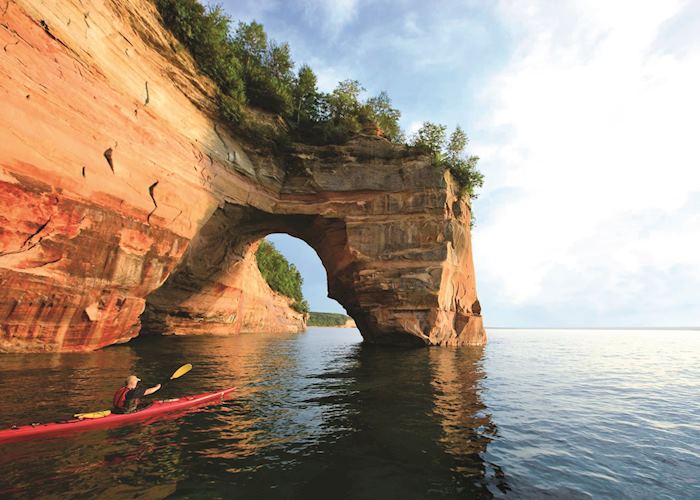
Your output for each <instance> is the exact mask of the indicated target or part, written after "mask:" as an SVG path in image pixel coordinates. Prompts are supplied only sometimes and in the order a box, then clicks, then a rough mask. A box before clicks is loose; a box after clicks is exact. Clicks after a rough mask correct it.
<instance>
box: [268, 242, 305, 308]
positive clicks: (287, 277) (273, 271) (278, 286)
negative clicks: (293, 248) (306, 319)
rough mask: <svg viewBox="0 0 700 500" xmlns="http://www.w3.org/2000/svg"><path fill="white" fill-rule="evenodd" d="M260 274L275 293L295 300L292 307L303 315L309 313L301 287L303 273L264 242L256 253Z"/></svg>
mask: <svg viewBox="0 0 700 500" xmlns="http://www.w3.org/2000/svg"><path fill="white" fill-rule="evenodd" d="M255 259H256V261H257V263H258V269H259V270H260V274H262V276H263V278H265V281H266V282H267V284H268V285H270V288H272V289H273V290H274V291H275V292H278V293H280V294H282V295H285V296H287V297H289V298H291V299H293V300H294V303H293V304H292V307H293V308H294V309H295V310H296V311H298V312H302V313H306V312H308V311H309V304H308V303H307V302H306V300H305V299H304V295H303V293H302V290H301V286H302V285H303V283H304V280H303V278H302V277H301V273H300V272H299V270H298V269H297V268H296V266H295V265H294V264H290V263H289V262H288V261H287V259H286V258H285V257H284V255H282V254H281V253H280V252H279V251H278V250H277V248H275V246H274V245H273V244H272V243H270V242H269V241H267V240H262V241H261V242H260V246H259V247H258V250H257V251H256V252H255Z"/></svg>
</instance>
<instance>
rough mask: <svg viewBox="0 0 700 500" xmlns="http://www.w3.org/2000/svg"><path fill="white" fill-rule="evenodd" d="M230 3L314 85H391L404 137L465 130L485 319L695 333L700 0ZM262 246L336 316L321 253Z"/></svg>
mask: <svg viewBox="0 0 700 500" xmlns="http://www.w3.org/2000/svg"><path fill="white" fill-rule="evenodd" d="M223 5H224V8H225V9H226V10H227V12H228V13H229V14H230V15H231V16H232V17H233V18H234V19H239V20H243V21H250V20H253V19H255V20H257V21H258V22H261V23H262V24H263V25H264V26H265V28H266V30H267V32H268V34H269V35H270V36H271V38H273V39H275V40H277V41H280V42H282V41H287V42H289V44H290V46H291V49H292V55H293V58H294V60H295V61H296V62H297V64H299V65H300V64H304V63H306V64H309V65H310V66H311V67H312V68H313V69H314V71H315V72H316V74H317V75H318V76H319V83H320V86H321V88H322V89H323V90H331V89H332V88H333V87H334V86H335V84H336V83H337V82H338V81H340V80H343V79H346V78H352V79H357V80H359V81H360V82H361V83H362V84H363V86H364V87H365V88H366V90H367V93H366V95H368V96H370V95H374V94H377V93H379V92H380V91H382V90H386V91H387V92H388V93H389V95H390V96H391V97H392V100H393V102H394V104H395V105H396V106H397V107H398V108H399V109H400V110H401V112H402V119H401V124H402V126H403V128H404V129H405V130H406V131H407V132H408V133H409V134H410V133H411V132H413V131H415V130H416V129H417V128H418V127H419V126H420V124H421V123H422V122H423V121H433V122H439V123H444V124H446V125H448V127H449V129H452V128H454V126H455V125H457V124H460V125H461V126H462V127H463V128H464V129H465V131H466V132H467V134H468V135H469V137H470V140H471V142H470V144H469V153H470V154H475V155H478V156H479V157H480V158H481V161H480V164H479V165H480V169H481V170H482V172H483V173H484V175H485V177H486V183H485V185H484V188H483V189H482V191H481V194H480V196H479V198H478V199H477V200H475V201H474V203H473V206H474V212H475V215H476V219H477V222H476V227H475V228H474V231H473V235H472V236H473V245H474V253H475V255H474V259H475V265H476V272H477V288H478V292H479V297H480V301H481V304H482V308H483V314H484V317H485V322H486V324H487V325H488V326H517V327H536V326H563V327H567V326H568V327H576V326H591V327H604V326H615V327H623V326H700V137H699V136H700V1H699V0H693V1H681V0H677V1H676V0H659V1H647V0H634V1H625V0H615V1H609V0H585V1H584V0H580V1H579V0H558V1H556V2H553V1H551V0H517V1H516V0H503V1H486V0H483V1H478V2H477V1H470V0H463V1H452V0H436V1H433V2H423V1H418V0H414V1H401V0H393V1H383V0H373V1H371V2H370V1H369V0H334V1H331V0H328V1H325V0H298V1H294V2H290V1H283V0H251V1H247V0H236V1H230V0H229V1H224V2H223ZM272 239H273V241H274V242H275V243H276V244H277V246H278V247H279V248H280V249H281V250H282V251H283V253H285V255H286V256H287V257H288V258H289V260H291V261H292V262H294V263H295V264H297V266H298V267H299V268H300V270H301V272H302V275H303V276H304V279H305V284H304V293H305V295H306V296H307V298H308V299H309V302H310V303H311V306H312V309H314V310H326V311H339V310H342V308H340V306H339V305H338V304H336V303H334V302H333V301H330V299H327V298H325V294H326V290H325V272H324V271H323V269H322V268H320V267H321V264H320V261H319V260H318V258H317V257H316V256H315V254H314V253H313V250H311V249H310V248H309V247H308V246H306V244H305V243H303V242H299V241H298V240H294V239H292V238H291V237H283V236H274V237H272ZM319 268H320V269H319Z"/></svg>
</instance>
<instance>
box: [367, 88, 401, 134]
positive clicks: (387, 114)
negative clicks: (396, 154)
mask: <svg viewBox="0 0 700 500" xmlns="http://www.w3.org/2000/svg"><path fill="white" fill-rule="evenodd" d="M365 106H366V109H367V114H368V115H369V118H370V119H371V120H372V121H374V122H376V123H377V125H378V126H379V128H380V129H382V132H384V136H385V137H386V138H387V139H389V140H390V141H392V142H398V141H400V140H401V139H402V138H403V133H402V132H401V127H400V126H399V120H400V119H401V111H399V110H398V109H396V108H394V107H393V106H392V105H391V99H390V98H389V94H387V93H386V91H384V90H383V91H381V92H380V93H379V95H377V96H375V97H370V98H369V99H367V102H366V103H365Z"/></svg>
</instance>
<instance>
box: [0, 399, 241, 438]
mask: <svg viewBox="0 0 700 500" xmlns="http://www.w3.org/2000/svg"><path fill="white" fill-rule="evenodd" d="M233 391H234V388H233V387H230V388H228V389H224V390H221V391H215V392H207V393H204V394H197V395H194V396H185V397H182V398H177V399H165V400H157V401H154V402H153V403H152V404H151V405H149V406H147V407H146V408H144V409H143V410H139V411H135V412H133V413H112V414H110V415H107V416H106V417H102V418H95V419H71V420H65V421H62V422H52V423H47V424H32V425H24V426H21V427H13V428H11V429H4V430H0V442H2V441H8V440H15V439H22V438H32V437H35V436H45V435H51V434H54V435H55V434H61V433H68V432H71V433H72V432H74V431H82V430H90V429H99V428H111V427H118V426H120V425H122V424H128V423H130V422H138V421H140V420H148V419H150V418H154V419H156V418H157V417H158V416H159V415H165V414H167V413H171V412H174V411H178V410H185V409H190V408H199V407H202V406H206V405H209V404H213V403H215V402H222V401H223V400H224V399H226V396H228V395H229V394H230V393H231V392H233Z"/></svg>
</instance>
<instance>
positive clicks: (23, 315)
mask: <svg viewBox="0 0 700 500" xmlns="http://www.w3.org/2000/svg"><path fill="white" fill-rule="evenodd" d="M0 46H2V50H0V99H1V102H2V113H0V144H2V147H0V220H2V226H1V229H0V231H1V232H0V283H2V287H1V288H0V322H1V325H2V330H1V331H0V350H5V351H23V350H25V351H40V350H47V351H83V350H91V349H96V348H99V347H103V346H106V345H109V344H113V343H118V342H124V341H127V340H128V339H130V338H132V337H134V336H136V335H137V334H138V333H139V331H140V330H141V322H142V321H143V323H144V325H145V328H144V330H148V331H150V332H154V333H177V334H190V333H219V334H230V333H236V332H244V331H250V332H254V331H263V330H264V331H280V332H282V331H285V332H287V331H297V330H300V329H303V327H304V318H303V317H302V316H301V315H300V314H298V313H296V312H294V311H292V310H291V309H290V308H289V301H288V300H287V299H286V298H284V297H281V296H278V295H276V294H274V293H273V292H272V291H271V290H269V288H268V287H267V285H266V284H265V283H264V281H263V280H262V277H261V276H260V274H259V272H258V271H257V267H256V265H255V262H254V248H255V245H256V243H257V241H259V240H260V238H261V237H264V236H265V235H266V234H269V233H271V232H286V233H289V234H291V235H293V236H297V237H299V238H302V239H303V240H305V241H306V242H308V243H309V244H310V245H311V246H312V247H313V248H314V249H315V250H316V251H317V252H318V254H319V256H320V257H321V260H322V261H323V263H324V266H325V267H326V270H327V271H328V281H329V291H330V295H331V296H332V297H333V298H336V299H337V300H338V301H339V302H341V303H342V304H343V305H344V306H345V308H346V309H347V310H348V312H349V314H350V315H351V316H353V318H354V319H355V321H356V322H357V325H358V327H359V328H360V330H361V332H362V334H363V336H364V337H365V339H366V340H367V341H370V342H375V343H386V344H409V345H411V344H415V345H433V344H439V345H447V344H467V343H468V344H480V343H483V342H484V341H485V334H484V330H483V326H482V320H481V316H480V306H479V303H478V300H477V296H476V290H475V277H474V270H473V264H472V252H471V243H470V233H469V208H468V206H467V205H466V204H465V203H463V202H460V201H458V200H457V199H456V198H455V196H454V194H453V186H452V181H451V180H450V178H449V176H447V177H446V176H445V174H444V173H443V172H441V171H439V170H438V169H436V168H435V167H433V166H431V165H430V163H429V161H428V158H427V157H423V156H416V155H413V154H412V153H410V152H409V151H408V150H407V149H406V148H403V147H401V146H396V145H392V144H390V143H388V142H387V141H385V140H384V139H382V138H379V137H371V136H361V137H358V138H356V139H354V140H352V141H351V142H350V143H348V144H346V145H344V146H328V147H312V146H302V145H299V146H296V147H294V151H292V152H291V153H290V154H289V155H288V156H287V157H286V158H280V157H278V156H274V155H271V154H270V153H269V152H266V150H265V148H264V147H261V145H259V144H250V143H244V142H241V141H238V140H236V139H235V138H234V137H232V135H231V134H230V133H229V132H228V131H227V129H226V127H225V126H224V125H223V124H221V123H217V121H216V119H215V116H216V111H215V105H214V99H213V96H214V94H215V90H214V87H213V85H212V84H211V82H210V81H209V80H207V79H206V78H203V77H201V76H199V75H198V74H197V72H196V70H195V67H194V64H193V62H192V61H191V59H190V58H189V57H188V55H187V54H186V51H184V50H182V49H178V50H174V49H173V47H177V46H178V44H177V42H176V41H175V40H174V39H173V38H172V37H171V36H170V35H169V34H168V33H167V32H166V31H165V30H164V29H163V28H162V26H161V25H160V22H159V17H158V15H157V13H156V11H155V9H154V7H153V5H152V4H151V3H150V2H148V1H146V0H129V1H123V2H101V1H99V2H98V1H94V2H90V1H85V0H83V1H79V0H75V1H70V0H56V1H52V2H46V3H44V2H39V1H38V0H35V1H10V2H6V3H5V4H4V5H3V4H0ZM285 172H289V173H285ZM144 311H145V312H144Z"/></svg>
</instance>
